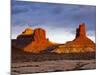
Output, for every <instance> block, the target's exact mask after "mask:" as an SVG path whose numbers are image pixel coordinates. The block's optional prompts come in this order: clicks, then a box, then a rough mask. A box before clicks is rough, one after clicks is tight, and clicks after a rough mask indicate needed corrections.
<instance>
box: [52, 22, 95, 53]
mask: <svg viewBox="0 0 100 75" xmlns="http://www.w3.org/2000/svg"><path fill="white" fill-rule="evenodd" d="M95 50H96V49H95V43H94V42H93V41H92V40H90V39H89V38H88V37H87V35H86V27H85V23H81V24H80V25H79V28H77V29H76V37H75V39H74V40H73V41H69V42H67V43H66V44H64V45H60V46H59V47H58V48H56V49H54V50H53V51H52V52H56V53H79V52H95Z"/></svg>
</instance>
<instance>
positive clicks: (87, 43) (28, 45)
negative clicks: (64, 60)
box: [12, 23, 96, 53]
mask: <svg viewBox="0 0 100 75" xmlns="http://www.w3.org/2000/svg"><path fill="white" fill-rule="evenodd" d="M85 26H86V25H85V23H81V24H80V25H79V27H78V28H77V29H76V36H75V39H74V40H72V41H69V42H66V43H65V44H63V45H61V44H55V43H52V42H51V41H49V39H48V38H46V31H45V30H44V29H42V28H36V29H34V30H33V29H32V28H26V29H25V30H24V31H23V32H22V33H21V34H20V35H18V36H17V39H15V40H13V41H12V46H13V47H14V48H17V49H20V50H22V51H25V52H30V53H40V52H44V51H45V52H46V50H49V52H51V53H52V52H54V53H82V52H95V50H96V49H95V46H96V45H95V43H94V42H93V41H92V40H90V39H89V38H88V37H87V35H86V27H85Z"/></svg>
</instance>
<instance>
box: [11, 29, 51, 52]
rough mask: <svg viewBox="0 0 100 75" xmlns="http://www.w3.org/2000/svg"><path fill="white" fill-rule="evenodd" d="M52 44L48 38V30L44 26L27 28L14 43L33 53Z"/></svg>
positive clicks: (15, 45)
mask: <svg viewBox="0 0 100 75" xmlns="http://www.w3.org/2000/svg"><path fill="white" fill-rule="evenodd" d="M51 45H53V44H52V43H51V42H50V41H48V40H47V39H46V32H45V30H44V29H42V28H36V29H34V30H33V29H31V28H27V29H25V31H24V32H22V34H20V35H19V36H18V37H17V39H16V41H15V43H13V46H14V47H17V48H19V49H22V50H24V51H26V52H31V53H39V52H41V51H43V50H45V49H46V48H47V47H49V46H51Z"/></svg>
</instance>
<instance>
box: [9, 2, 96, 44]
mask: <svg viewBox="0 0 100 75" xmlns="http://www.w3.org/2000/svg"><path fill="white" fill-rule="evenodd" d="M11 5H12V7H11V15H12V16H11V26H12V38H16V36H17V35H19V34H20V33H21V32H22V31H23V30H24V29H25V28H27V27H32V28H33V29H34V28H37V27H41V28H44V29H45V30H46V32H47V33H46V34H47V38H49V39H50V40H51V41H53V42H58V43H64V42H66V41H71V40H73V39H74V37H75V31H76V28H77V27H78V25H79V24H80V23H82V22H84V23H85V24H86V31H87V36H88V37H89V38H91V39H92V40H93V41H94V40H95V27H96V7H95V6H90V5H72V4H56V3H41V2H24V1H12V4H11Z"/></svg>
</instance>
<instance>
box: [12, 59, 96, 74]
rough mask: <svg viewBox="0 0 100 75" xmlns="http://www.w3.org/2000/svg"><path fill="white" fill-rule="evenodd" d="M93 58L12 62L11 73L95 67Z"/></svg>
mask: <svg viewBox="0 0 100 75" xmlns="http://www.w3.org/2000/svg"><path fill="white" fill-rule="evenodd" d="M95 68H96V62H95V60H52V61H41V62H19V63H12V65H11V73H12V74H11V75H19V74H30V73H40V72H58V71H74V70H88V69H95Z"/></svg>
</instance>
